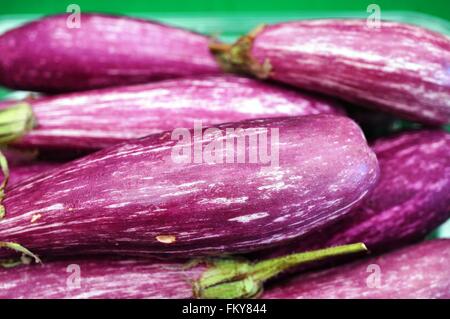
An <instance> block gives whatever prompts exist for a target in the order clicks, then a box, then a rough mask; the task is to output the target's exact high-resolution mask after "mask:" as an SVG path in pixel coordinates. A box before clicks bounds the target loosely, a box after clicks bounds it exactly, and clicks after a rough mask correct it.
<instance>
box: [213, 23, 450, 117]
mask: <svg viewBox="0 0 450 319" xmlns="http://www.w3.org/2000/svg"><path fill="white" fill-rule="evenodd" d="M418 43H420V45H417V44H418ZM211 48H212V50H213V51H214V52H215V53H216V54H217V56H218V57H219V59H220V60H221V63H222V65H223V68H224V69H225V70H227V71H230V70H231V71H241V72H245V73H251V74H253V75H256V76H258V77H260V78H269V79H274V80H277V81H281V82H284V83H288V84H291V85H294V86H297V87H300V88H303V89H308V90H311V91H316V92H321V93H324V94H328V95H331V96H335V97H339V98H341V99H343V100H346V101H348V102H353V103H356V104H360V105H362V106H371V107H372V108H375V109H377V110H378V109H379V110H382V111H386V112H390V113H393V114H395V115H398V116H399V117H404V118H407V119H411V120H416V121H418V122H422V123H426V124H446V123H449V122H450V40H449V38H448V37H446V36H444V35H441V34H438V33H435V32H433V31H429V30H426V29H423V28H421V27H417V26H412V25H407V24H402V23H397V22H388V21H382V22H381V26H380V28H379V29H374V28H371V27H370V26H368V23H367V21H366V20H352V19H348V20H347V19H346V20H333V19H329V20H307V21H297V22H287V23H281V24H276V25H269V26H263V27H260V28H258V29H257V30H255V31H254V32H252V33H251V34H250V35H248V36H245V37H243V38H241V39H240V40H239V41H238V42H237V43H236V44H235V45H233V46H231V47H230V46H227V45H214V44H213V45H212V46H211Z"/></svg>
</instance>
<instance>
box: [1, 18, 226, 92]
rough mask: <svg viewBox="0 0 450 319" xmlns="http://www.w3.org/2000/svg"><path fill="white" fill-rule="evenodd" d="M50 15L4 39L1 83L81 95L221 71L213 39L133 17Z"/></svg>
mask: <svg viewBox="0 0 450 319" xmlns="http://www.w3.org/2000/svg"><path fill="white" fill-rule="evenodd" d="M80 17H81V20H80V22H81V23H80V25H79V28H77V27H74V25H73V24H71V23H70V21H71V18H72V15H69V14H63V15H57V16H50V17H45V18H42V19H40V20H37V21H33V22H30V23H27V24H25V25H23V26H20V27H18V28H16V29H13V30H10V31H8V32H6V33H4V34H3V35H1V36H0V57H1V59H0V84H1V85H4V86H7V87H9V88H12V89H19V90H27V91H39V92H52V93H55V92H68V91H80V90H87V89H94V88H102V87H109V86H120V85H129V84H137V83H146V82H149V81H155V80H161V79H167V78H175V77H183V76H190V75H199V74H219V73H221V71H220V70H219V67H218V66H217V63H216V61H215V59H214V57H213V56H212V55H211V54H210V52H209V51H208V44H209V42H210V39H209V38H208V37H206V36H203V35H200V34H196V33H193V32H190V31H187V30H183V29H179V28H175V27H171V26H166V25H162V24H160V23H155V22H152V21H147V20H143V19H136V18H130V17H120V16H108V15H100V14H90V13H82V14H81V16H80Z"/></svg>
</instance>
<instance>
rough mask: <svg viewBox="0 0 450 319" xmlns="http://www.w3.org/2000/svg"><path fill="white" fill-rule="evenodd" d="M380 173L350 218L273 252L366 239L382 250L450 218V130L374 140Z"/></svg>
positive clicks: (409, 240)
mask: <svg viewBox="0 0 450 319" xmlns="http://www.w3.org/2000/svg"><path fill="white" fill-rule="evenodd" d="M373 150H374V151H375V154H376V155H377V158H378V162H379V165H380V179H379V181H378V183H377V185H376V186H375V188H374V190H373V191H372V192H371V194H370V195H369V196H367V197H366V198H365V199H364V200H363V202H362V204H361V205H360V206H358V207H356V208H354V209H353V210H352V211H351V213H350V214H348V215H347V216H346V217H345V218H343V219H340V220H339V221H337V222H336V223H334V224H331V225H329V226H328V227H324V228H322V229H319V230H318V231H316V232H314V233H311V235H310V236H307V237H306V238H302V239H301V240H299V241H294V242H292V243H290V244H289V245H285V246H284V247H282V248H277V250H276V252H270V254H274V253H276V254H287V253H291V252H293V251H305V250H311V249H318V248H321V247H329V246H334V245H342V244H345V243H352V242H363V243H365V244H366V245H367V247H368V248H369V250H370V251H372V252H381V251H386V250H388V249H392V248H396V247H399V246H401V245H405V244H409V243H412V242H416V241H418V240H421V239H423V238H424V237H425V236H426V235H428V234H429V233H430V232H431V231H432V230H434V229H435V228H436V227H438V226H439V225H440V224H441V223H443V222H445V221H446V220H447V219H448V218H450V134H449V133H447V132H444V131H433V130H430V131H418V132H410V133H403V134H400V135H398V136H395V137H390V138H386V139H382V140H379V141H377V142H376V143H375V145H374V146H373Z"/></svg>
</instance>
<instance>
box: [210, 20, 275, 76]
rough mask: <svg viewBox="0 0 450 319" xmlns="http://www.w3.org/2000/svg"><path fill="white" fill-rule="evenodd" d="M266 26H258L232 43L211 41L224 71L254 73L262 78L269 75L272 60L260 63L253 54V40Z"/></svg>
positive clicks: (212, 50) (213, 52)
mask: <svg viewBox="0 0 450 319" xmlns="http://www.w3.org/2000/svg"><path fill="white" fill-rule="evenodd" d="M264 28H265V25H260V26H258V27H257V28H255V29H254V30H252V31H251V32H250V33H249V34H247V35H245V36H243V37H241V38H240V39H238V40H237V41H236V43H234V44H232V45H229V44H223V43H216V42H213V43H210V45H209V49H210V51H211V53H212V54H213V55H214V56H215V58H216V60H217V62H218V63H219V65H220V67H221V68H222V70H223V71H225V72H230V73H240V74H245V75H253V76H256V77H258V78H260V79H266V78H268V77H269V75H270V73H271V72H272V66H271V65H270V61H269V60H265V61H263V63H260V62H259V61H257V60H256V59H255V58H254V57H253V56H252V54H251V51H252V47H253V41H254V40H255V37H256V36H257V35H258V34H259V33H260V32H261V31H262V30H264Z"/></svg>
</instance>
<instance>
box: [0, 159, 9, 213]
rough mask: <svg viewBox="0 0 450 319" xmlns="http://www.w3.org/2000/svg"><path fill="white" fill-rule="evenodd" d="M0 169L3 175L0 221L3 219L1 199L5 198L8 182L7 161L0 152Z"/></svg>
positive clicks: (1, 200)
mask: <svg viewBox="0 0 450 319" xmlns="http://www.w3.org/2000/svg"><path fill="white" fill-rule="evenodd" d="M0 169H1V171H2V173H3V180H2V182H1V183H0V219H2V218H3V217H5V212H6V210H5V207H4V206H3V203H2V202H3V198H5V189H6V185H7V184H8V180H9V168H8V160H7V159H6V157H5V155H3V153H2V152H0Z"/></svg>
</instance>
